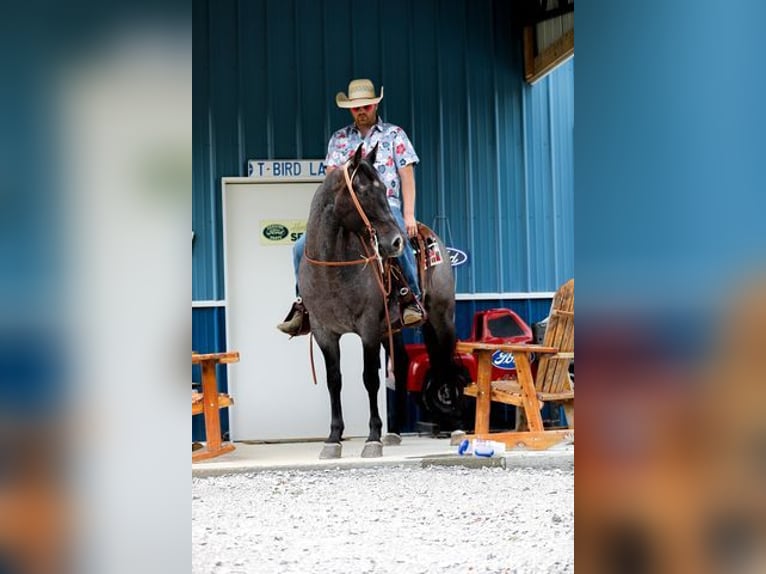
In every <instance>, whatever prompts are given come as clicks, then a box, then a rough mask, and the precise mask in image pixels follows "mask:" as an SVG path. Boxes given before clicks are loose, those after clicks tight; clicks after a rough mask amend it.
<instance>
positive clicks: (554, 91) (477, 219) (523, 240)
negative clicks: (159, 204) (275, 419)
mask: <svg viewBox="0 0 766 574" xmlns="http://www.w3.org/2000/svg"><path fill="white" fill-rule="evenodd" d="M513 5H514V3H512V2H505V1H503V0H470V1H468V0H417V1H413V0H386V1H381V0H368V1H366V2H352V1H351V0H193V11H194V12H193V14H194V21H193V26H194V48H193V49H194V54H193V58H194V76H193V91H194V93H193V101H194V109H193V119H192V121H193V127H194V136H193V158H194V167H193V201H192V226H193V229H194V231H195V233H196V239H195V241H194V243H193V247H192V296H193V299H194V300H197V301H202V300H220V299H223V298H224V289H223V267H222V263H223V253H222V247H223V242H222V229H221V225H222V224H221V200H220V181H221V177H223V176H244V175H246V173H247V160H248V159H255V158H259V159H291V158H299V159H319V158H324V156H325V151H326V145H327V140H328V139H329V137H330V134H331V133H332V131H334V130H335V129H337V128H339V127H341V126H343V125H345V124H347V123H349V121H350V116H349V114H348V112H346V111H345V110H339V109H338V108H337V107H336V106H335V104H334V101H335V93H336V92H338V91H339V90H342V91H344V92H345V91H346V87H347V85H348V81H349V80H350V79H351V78H353V77H368V78H371V79H372V80H373V81H374V82H375V84H376V86H380V85H383V86H385V88H386V91H385V97H384V99H383V101H382V102H381V105H380V112H381V116H382V117H383V118H384V119H386V120H387V121H391V122H394V123H397V124H399V125H401V126H402V127H403V128H404V129H405V131H406V132H407V133H408V134H409V136H410V138H411V139H412V141H413V143H414V145H415V148H416V150H417V152H418V154H419V155H420V159H421V163H420V165H419V166H418V167H417V168H416V170H415V174H416V183H417V204H416V212H417V216H418V218H419V219H420V220H421V221H423V222H425V223H428V224H431V225H433V226H434V227H435V229H436V230H437V231H438V232H439V233H440V234H441V235H442V236H443V237H444V239H445V240H446V241H447V243H448V244H451V245H452V246H454V247H457V248H460V249H462V250H464V251H466V252H467V253H468V254H469V263H467V264H465V265H463V266H461V267H458V268H457V269H456V275H457V291H458V293H462V294H487V293H495V294H498V295H497V298H492V299H486V298H483V299H481V300H459V301H458V304H457V311H456V324H457V329H458V336H459V337H462V338H464V337H467V336H468V334H469V332H470V325H471V317H472V315H473V313H474V311H476V310H479V309H486V308H489V307H495V306H505V307H509V308H511V309H514V310H515V311H516V312H518V313H519V314H520V315H521V316H522V317H523V318H524V319H525V320H526V321H527V322H528V323H530V324H532V323H534V322H536V321H539V320H540V319H542V318H543V317H545V316H546V315H547V313H548V308H549V306H550V300H549V299H533V298H524V297H523V296H522V297H521V298H517V297H513V296H511V295H508V294H509V293H528V292H541V291H543V292H545V291H554V290H555V289H556V288H557V287H558V286H559V285H560V284H561V283H563V282H564V281H565V280H567V279H568V278H570V277H572V276H574V262H573V255H574V246H573V244H572V240H573V237H574V214H573V199H574V168H573V159H574V151H573V140H574V61H573V60H572V61H570V62H568V63H567V64H565V65H563V66H561V67H560V68H558V69H557V70H555V71H554V72H553V73H552V74H550V75H549V76H548V77H546V78H545V79H543V80H541V81H540V82H539V83H537V84H535V85H534V86H529V85H527V84H526V83H525V82H524V81H523V79H522V78H523V73H522V66H523V63H522V62H523V60H522V43H521V30H520V28H519V26H518V17H517V15H516V14H514V12H513V10H514V8H513ZM503 293H505V294H506V295H505V297H503V295H502V294H503ZM279 318H281V317H275V318H274V321H275V322H276V321H277V320H278V319H279ZM192 325H193V326H192V331H193V332H192V346H193V348H194V349H195V350H197V351H200V352H206V351H221V350H224V349H225V347H226V344H225V329H224V313H223V309H222V308H209V309H204V308H203V309H199V308H195V309H193V311H192ZM417 336H418V335H417V333H407V339H408V340H415V339H416V337H417ZM221 375H222V377H221V387H222V388H225V385H226V379H225V373H221ZM198 376H199V374H198V373H194V372H193V377H195V378H196V377H198ZM196 380H198V379H196ZM223 414H224V416H226V413H225V412H224V413H223ZM226 423H227V419H224V425H225V428H226ZM193 432H194V438H195V439H200V438H202V427H201V422H200V421H195V423H194V430H193Z"/></svg>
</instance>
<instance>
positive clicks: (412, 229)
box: [404, 215, 418, 237]
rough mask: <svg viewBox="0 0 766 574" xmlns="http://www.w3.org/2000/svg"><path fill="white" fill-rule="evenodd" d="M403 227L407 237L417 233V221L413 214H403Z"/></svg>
mask: <svg viewBox="0 0 766 574" xmlns="http://www.w3.org/2000/svg"><path fill="white" fill-rule="evenodd" d="M404 228H405V229H406V230H407V237H415V236H416V235H417V233H418V222H417V221H415V216H414V215H409V216H408V215H405V216H404Z"/></svg>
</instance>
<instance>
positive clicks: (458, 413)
mask: <svg viewBox="0 0 766 574" xmlns="http://www.w3.org/2000/svg"><path fill="white" fill-rule="evenodd" d="M457 379H458V380H457V383H458V384H457V385H455V384H450V382H449V381H435V380H434V379H433V377H432V376H431V371H429V372H428V373H427V374H426V376H425V378H424V380H423V392H422V397H421V398H422V401H423V407H424V408H425V410H426V412H427V413H428V414H429V415H430V416H431V420H432V421H433V422H434V423H436V424H438V425H439V428H440V430H454V429H457V428H461V426H462V418H463V411H464V408H463V407H464V405H463V388H464V387H465V385H467V384H468V383H469V382H470V379H469V376H468V372H467V370H465V369H464V368H461V371H460V372H459V373H458V375H457Z"/></svg>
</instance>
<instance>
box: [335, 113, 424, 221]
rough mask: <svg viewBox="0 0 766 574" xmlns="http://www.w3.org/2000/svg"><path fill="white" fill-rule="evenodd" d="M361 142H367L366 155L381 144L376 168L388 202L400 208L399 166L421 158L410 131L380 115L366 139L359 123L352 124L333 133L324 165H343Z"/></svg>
mask: <svg viewBox="0 0 766 574" xmlns="http://www.w3.org/2000/svg"><path fill="white" fill-rule="evenodd" d="M360 143H364V147H363V148H362V152H363V153H365V154H367V153H369V152H370V151H371V150H372V148H373V147H375V144H376V143H377V144H380V145H378V153H377V154H376V155H375V167H376V168H377V169H378V173H379V174H380V177H381V179H382V180H383V183H384V184H385V185H386V193H387V196H388V203H389V205H391V207H396V208H397V209H399V210H400V211H401V209H402V201H401V194H400V191H401V189H400V188H401V186H402V182H401V180H400V179H399V173H398V172H397V169H398V168H400V167H404V166H406V165H409V164H416V163H418V162H419V161H420V158H418V155H417V154H416V153H415V148H414V147H413V146H412V143H411V142H410V139H409V138H408V137H407V134H406V133H404V130H403V129H402V128H400V127H399V126H395V125H394V124H387V123H385V122H383V121H381V119H380V117H378V121H377V123H376V124H375V125H373V126H372V128H370V131H369V132H367V137H366V138H363V137H362V134H361V133H360V132H359V130H358V129H357V127H356V125H354V124H351V125H349V126H346V127H345V128H342V129H340V130H338V131H337V132H335V133H334V134H332V137H331V138H330V143H329V144H328V145H327V158H326V159H325V165H326V166H327V167H341V166H342V165H343V164H344V163H346V162H347V161H348V160H349V159H351V157H352V156H353V155H354V152H355V151H356V148H358V147H359V144H360Z"/></svg>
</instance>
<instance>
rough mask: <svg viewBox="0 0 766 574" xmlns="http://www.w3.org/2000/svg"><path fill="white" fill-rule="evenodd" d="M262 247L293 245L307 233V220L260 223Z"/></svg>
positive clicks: (280, 220)
mask: <svg viewBox="0 0 766 574" xmlns="http://www.w3.org/2000/svg"><path fill="white" fill-rule="evenodd" d="M258 229H259V230H260V233H259V234H258V236H259V237H260V240H261V245H292V244H293V243H295V242H296V241H298V238H299V237H300V236H301V235H303V234H304V233H305V232H306V220H305V219H279V220H272V219H269V220H266V221H259V222H258Z"/></svg>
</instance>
